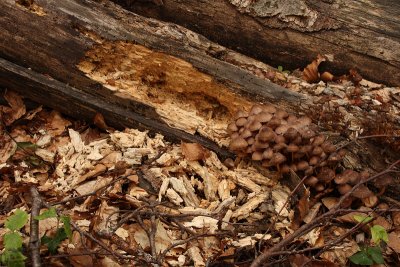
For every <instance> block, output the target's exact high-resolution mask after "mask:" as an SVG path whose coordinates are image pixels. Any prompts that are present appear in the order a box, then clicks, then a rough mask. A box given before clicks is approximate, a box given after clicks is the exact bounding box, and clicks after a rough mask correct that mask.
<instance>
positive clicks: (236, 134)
mask: <svg viewBox="0 0 400 267" xmlns="http://www.w3.org/2000/svg"><path fill="white" fill-rule="evenodd" d="M238 137H239V133H237V132H235V133H232V134H231V139H235V138H238Z"/></svg>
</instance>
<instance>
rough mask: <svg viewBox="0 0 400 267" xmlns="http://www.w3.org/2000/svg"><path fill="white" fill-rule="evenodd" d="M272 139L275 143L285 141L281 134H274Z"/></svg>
mask: <svg viewBox="0 0 400 267" xmlns="http://www.w3.org/2000/svg"><path fill="white" fill-rule="evenodd" d="M274 141H275V143H277V144H279V143H285V142H286V140H285V137H283V135H276V136H275V139H274Z"/></svg>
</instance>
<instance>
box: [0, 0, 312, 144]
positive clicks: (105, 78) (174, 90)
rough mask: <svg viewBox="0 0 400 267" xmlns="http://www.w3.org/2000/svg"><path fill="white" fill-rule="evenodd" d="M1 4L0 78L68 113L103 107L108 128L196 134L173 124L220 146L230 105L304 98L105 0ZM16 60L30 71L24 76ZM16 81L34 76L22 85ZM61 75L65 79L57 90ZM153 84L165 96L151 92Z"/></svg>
mask: <svg viewBox="0 0 400 267" xmlns="http://www.w3.org/2000/svg"><path fill="white" fill-rule="evenodd" d="M0 7H1V11H0V13H1V18H0V25H1V27H2V29H3V33H2V35H1V37H0V40H1V41H0V51H1V52H0V55H1V57H3V58H4V60H3V61H2V64H3V66H2V71H3V73H2V78H1V82H2V84H3V85H5V86H7V87H9V88H12V89H15V90H17V91H19V92H21V93H22V94H23V95H24V96H28V97H32V98H33V99H34V100H36V101H38V102H40V103H44V104H46V105H48V106H49V107H52V108H56V109H59V110H61V111H63V112H65V113H66V114H69V115H72V116H79V117H83V118H89V119H90V118H92V117H93V112H94V111H102V112H105V113H107V114H103V115H105V118H106V120H107V122H108V123H110V124H111V125H114V126H118V127H121V126H130V127H133V126H136V125H142V126H145V127H148V128H151V129H152V130H156V131H160V132H161V133H163V134H165V135H166V136H168V137H171V136H172V135H175V139H177V138H181V139H183V140H190V139H192V140H194V139H193V138H195V139H196V138H197V137H189V135H183V136H182V132H181V131H178V132H179V133H180V135H177V133H178V132H176V129H175V128H178V129H180V130H183V131H186V132H188V133H190V134H192V135H193V134H195V133H198V134H201V135H203V136H204V137H206V138H208V139H210V140H212V141H214V142H216V143H217V144H219V145H220V146H221V145H227V142H228V139H227V136H226V134H225V127H226V122H227V121H229V120H230V118H231V116H232V114H233V113H234V112H235V110H236V109H238V108H249V107H250V106H251V104H252V103H254V101H271V102H274V103H275V104H277V105H281V106H285V107H289V109H290V108H291V109H292V110H294V109H297V107H298V106H299V104H300V103H308V102H309V100H308V97H307V96H305V95H302V94H298V93H295V92H291V91H289V90H286V89H284V88H282V87H280V86H277V85H275V84H273V83H271V82H269V81H268V80H265V79H261V78H258V77H256V76H254V75H253V74H251V73H249V72H248V71H246V70H243V69H240V68H238V67H237V66H234V65H232V64H230V63H227V62H225V61H221V60H219V59H216V58H214V57H213V54H217V53H219V52H221V51H222V52H224V53H227V54H229V53H232V54H235V53H233V52H231V51H229V50H226V49H225V48H223V47H221V46H218V45H216V44H213V43H211V42H209V41H208V40H207V39H205V38H203V37H201V36H199V35H197V34H195V33H192V32H190V31H189V30H186V29H184V28H182V27H178V26H176V25H172V24H165V23H161V22H157V21H154V20H151V19H147V18H143V17H141V16H138V15H135V14H133V13H130V12H127V11H125V10H123V9H122V8H120V7H118V6H117V5H114V4H113V3H106V4H99V3H96V2H92V1H77V0H69V1H62V2H59V1H52V0H41V1H36V2H35V9H32V8H29V7H28V8H27V7H24V6H20V5H18V4H16V3H15V2H14V1H12V0H6V1H2V2H1V3H0ZM38 9H39V10H40V11H41V12H40V14H38V13H37V10H38ZM16 40H17V41H16ZM113 40H121V41H113ZM10 44H13V45H10ZM138 44H141V45H138ZM160 52H164V53H160ZM178 56H179V58H178ZM124 60H125V61H124ZM126 60H127V61H126ZM146 64H147V65H146ZM16 65H19V66H16ZM20 66H24V67H25V68H28V67H29V68H31V69H32V70H33V71H34V72H29V71H28V70H25V73H24V74H23V75H22V73H23V72H24V70H23V68H21V67H20ZM26 71H28V72H26ZM37 73H42V74H44V75H46V76H49V77H51V78H52V79H54V81H53V80H52V79H44V76H42V77H39V76H34V75H33V74H37ZM21 75H22V76H23V78H24V79H20V80H19V79H18V77H19V76H21ZM32 75H33V76H32ZM37 75H39V74H37ZM88 77H90V78H91V79H90V78H88ZM22 80H24V81H25V82H28V81H29V80H32V82H31V85H30V90H26V88H27V87H28V86H26V87H24V86H23V83H20V82H18V81H22ZM56 82H60V84H57V85H56V86H55V87H58V89H59V92H57V93H56V92H55V91H54V92H51V89H49V88H51V86H49V85H48V83H51V85H53V86H54V84H52V83H56ZM98 82H101V83H102V84H103V85H105V86H106V87H108V88H106V87H104V86H103V85H102V84H99V83H98ZM61 83H64V84H67V85H68V86H64V89H65V90H64V91H62V90H61V88H62V87H63V86H62V84H61ZM42 85H46V86H43V87H42ZM110 89H111V90H110ZM152 90H153V91H154V90H156V92H157V94H156V95H157V96H158V95H163V98H162V99H151V98H152V97H151V94H152ZM60 93H62V94H60ZM153 95H154V92H153ZM49 96H51V97H52V98H53V99H51V98H49ZM246 96H251V99H253V100H250V99H247V97H246ZM105 103H108V105H104V104H105ZM103 107H106V108H108V111H107V110H105V109H104V108H103ZM114 107H115V108H118V109H119V111H117V110H118V109H114ZM110 109H111V110H110ZM121 117H123V118H124V119H123V120H121ZM150 121H152V122H150ZM152 123H154V125H152ZM168 125H169V126H172V127H173V128H172V127H168ZM168 129H169V130H168ZM196 140H199V139H196ZM202 143H203V144H204V140H203V142H202ZM208 147H210V145H208Z"/></svg>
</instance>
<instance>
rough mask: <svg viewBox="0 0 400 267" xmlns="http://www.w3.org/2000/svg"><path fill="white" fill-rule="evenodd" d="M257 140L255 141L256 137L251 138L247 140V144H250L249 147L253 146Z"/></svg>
mask: <svg viewBox="0 0 400 267" xmlns="http://www.w3.org/2000/svg"><path fill="white" fill-rule="evenodd" d="M255 141H256V140H255V139H254V137H249V138H247V139H246V142H247V144H249V146H251V145H252V144H254V142H255Z"/></svg>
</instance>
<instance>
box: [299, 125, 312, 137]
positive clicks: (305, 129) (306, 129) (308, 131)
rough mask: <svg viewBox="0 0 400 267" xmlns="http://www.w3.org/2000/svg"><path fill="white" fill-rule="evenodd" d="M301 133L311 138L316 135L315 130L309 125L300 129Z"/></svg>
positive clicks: (302, 135)
mask: <svg viewBox="0 0 400 267" xmlns="http://www.w3.org/2000/svg"><path fill="white" fill-rule="evenodd" d="M298 131H299V134H300V135H301V137H302V138H304V139H310V138H312V137H314V136H315V132H314V131H313V130H311V129H309V128H307V127H305V128H301V129H299V130H298Z"/></svg>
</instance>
